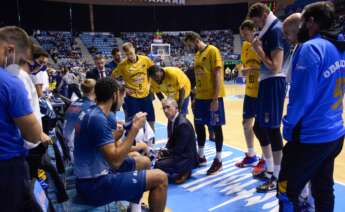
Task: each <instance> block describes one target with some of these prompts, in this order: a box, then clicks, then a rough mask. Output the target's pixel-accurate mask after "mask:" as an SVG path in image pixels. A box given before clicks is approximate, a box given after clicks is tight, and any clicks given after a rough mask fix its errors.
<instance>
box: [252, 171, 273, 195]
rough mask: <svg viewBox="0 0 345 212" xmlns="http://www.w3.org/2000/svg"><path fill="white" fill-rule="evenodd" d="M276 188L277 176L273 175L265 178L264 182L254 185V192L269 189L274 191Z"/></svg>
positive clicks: (267, 190)
mask: <svg viewBox="0 0 345 212" xmlns="http://www.w3.org/2000/svg"><path fill="white" fill-rule="evenodd" d="M276 189H277V178H275V177H274V176H273V175H272V177H271V178H270V179H269V180H267V181H266V182H265V183H263V184H261V185H259V186H258V187H256V192H258V193H267V192H269V191H275V190H276Z"/></svg>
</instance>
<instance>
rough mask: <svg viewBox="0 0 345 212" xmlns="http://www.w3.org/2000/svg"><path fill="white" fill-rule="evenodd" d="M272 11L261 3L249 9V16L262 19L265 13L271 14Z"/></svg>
mask: <svg viewBox="0 0 345 212" xmlns="http://www.w3.org/2000/svg"><path fill="white" fill-rule="evenodd" d="M270 11H271V10H270V8H268V7H267V5H266V4H263V3H260V2H259V3H255V4H253V5H252V6H250V7H249V10H248V15H247V16H248V17H249V18H255V17H261V16H262V15H263V14H264V13H265V12H270Z"/></svg>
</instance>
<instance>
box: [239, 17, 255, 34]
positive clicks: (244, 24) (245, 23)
mask: <svg viewBox="0 0 345 212" xmlns="http://www.w3.org/2000/svg"><path fill="white" fill-rule="evenodd" d="M245 28H247V29H249V30H251V31H253V30H254V29H255V24H254V22H253V21H252V20H249V19H246V20H244V21H243V22H242V24H241V25H240V30H244V29H245Z"/></svg>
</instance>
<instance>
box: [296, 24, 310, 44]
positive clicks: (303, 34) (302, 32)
mask: <svg viewBox="0 0 345 212" xmlns="http://www.w3.org/2000/svg"><path fill="white" fill-rule="evenodd" d="M297 39H298V42H299V43H304V42H306V41H308V40H309V33H308V29H307V26H306V24H305V23H304V24H303V25H302V26H301V27H300V28H299V30H298V33H297Z"/></svg>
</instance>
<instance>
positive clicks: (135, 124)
mask: <svg viewBox="0 0 345 212" xmlns="http://www.w3.org/2000/svg"><path fill="white" fill-rule="evenodd" d="M146 116H147V113H143V112H139V113H137V114H135V116H134V118H133V121H132V128H133V129H136V130H139V129H140V128H142V127H143V126H144V124H145V122H146Z"/></svg>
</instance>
